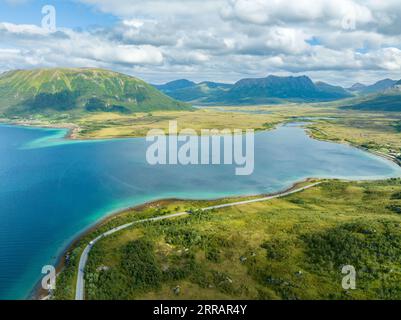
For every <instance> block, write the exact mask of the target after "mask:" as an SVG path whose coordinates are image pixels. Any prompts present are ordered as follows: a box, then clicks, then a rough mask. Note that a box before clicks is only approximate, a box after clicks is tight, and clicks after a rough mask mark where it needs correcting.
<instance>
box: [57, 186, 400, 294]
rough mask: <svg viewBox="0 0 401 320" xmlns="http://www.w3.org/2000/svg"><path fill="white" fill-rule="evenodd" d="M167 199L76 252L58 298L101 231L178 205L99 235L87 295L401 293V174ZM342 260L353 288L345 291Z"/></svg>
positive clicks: (70, 286)
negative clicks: (214, 197)
mask: <svg viewBox="0 0 401 320" xmlns="http://www.w3.org/2000/svg"><path fill="white" fill-rule="evenodd" d="M234 200H235V199H230V200H228V199H225V200H220V201H206V202H205V201H186V202H184V201H164V202H159V203H156V204H152V205H147V206H143V207H141V208H137V209H135V210H134V209H132V210H128V211H127V212H125V213H123V214H122V215H119V216H116V217H114V218H112V219H110V220H109V221H107V222H105V223H104V224H102V225H101V226H100V227H99V228H98V229H96V230H95V231H93V232H91V233H89V234H88V235H86V236H85V237H84V238H83V239H82V240H81V241H80V242H78V243H77V244H76V245H75V246H74V248H73V249H72V250H71V258H70V261H69V263H68V264H67V266H66V267H65V269H64V271H63V272H62V273H61V275H60V276H59V278H58V283H57V285H58V286H57V291H56V298H57V299H72V298H73V296H74V286H75V276H76V266H77V261H78V259H79V255H80V252H81V251H82V250H83V247H84V246H85V245H86V244H87V243H88V241H90V240H91V239H93V238H94V237H95V236H96V234H99V233H101V232H104V231H105V230H108V229H109V228H111V227H113V226H116V225H120V224H122V223H124V222H126V221H131V220H134V219H141V218H144V217H149V216H158V215H163V214H168V213H173V212H180V211H183V210H189V209H190V208H192V209H193V210H194V214H193V215H192V216H189V217H185V218H177V219H174V220H169V221H163V222H155V223H149V224H146V225H138V226H135V227H133V228H130V229H127V230H125V231H121V232H120V233H118V234H115V235H113V236H111V237H110V238H106V239H103V240H101V241H100V242H99V243H97V244H96V246H95V247H94V249H93V251H92V252H91V254H90V257H89V263H88V269H87V273H86V290H87V291H86V295H87V298H88V299H401V269H400V266H401V228H400V227H401V180H399V179H393V180H388V181H380V182H352V183H349V182H340V181H327V182H325V183H323V184H322V185H320V186H317V187H314V188H312V189H310V190H307V191H304V192H302V193H299V194H294V195H291V196H288V197H285V198H281V199H275V200H272V201H268V202H263V203H254V204H248V205H243V206H238V207H233V208H225V209H219V210H215V211H212V212H208V213H199V212H197V211H196V208H200V207H206V206H209V205H211V204H216V203H220V202H227V201H234ZM343 265H353V266H354V267H355V268H356V271H357V289H356V290H350V291H346V290H343V289H342V286H341V281H342V277H343V275H342V274H341V268H342V266H343Z"/></svg>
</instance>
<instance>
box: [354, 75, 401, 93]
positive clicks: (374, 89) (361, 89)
mask: <svg viewBox="0 0 401 320" xmlns="http://www.w3.org/2000/svg"><path fill="white" fill-rule="evenodd" d="M396 83H397V81H395V80H392V79H384V80H380V81H378V82H376V83H375V84H372V85H370V86H365V85H363V84H360V83H357V84H354V85H353V86H352V87H351V88H349V90H350V91H352V92H356V93H359V94H371V93H379V92H382V91H384V90H387V89H390V88H392V87H393V86H394V85H395V84H396Z"/></svg>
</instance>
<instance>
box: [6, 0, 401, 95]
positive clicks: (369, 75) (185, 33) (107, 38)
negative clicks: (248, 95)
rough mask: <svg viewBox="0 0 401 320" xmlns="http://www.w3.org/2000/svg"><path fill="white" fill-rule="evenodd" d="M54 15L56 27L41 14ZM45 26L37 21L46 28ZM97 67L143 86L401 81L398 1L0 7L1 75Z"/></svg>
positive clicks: (163, 0)
mask: <svg viewBox="0 0 401 320" xmlns="http://www.w3.org/2000/svg"><path fill="white" fill-rule="evenodd" d="M46 5H51V6H53V7H54V8H55V28H54V29H53V28H49V27H48V24H46V23H45V24H44V25H43V24H42V20H43V18H47V17H48V16H47V15H46V14H43V13H42V8H43V7H44V6H46ZM49 21H50V20H46V19H45V22H49ZM41 67H100V68H107V69H112V70H115V71H119V72H123V73H126V74H130V75H133V76H136V77H139V78H141V79H144V80H145V81H148V82H151V83H164V82H167V81H171V80H175V79H181V78H186V79H189V80H193V81H197V82H200V81H205V80H210V81H218V82H236V81H238V80H239V79H242V78H254V77H265V76H267V75H269V74H274V75H283V76H284V75H285V76H288V75H295V76H298V75H308V76H310V77H311V78H312V79H313V80H315V81H325V82H329V83H331V84H337V85H342V86H346V87H347V86H351V85H352V84H354V83H356V82H361V83H365V84H370V83H373V82H375V81H378V80H380V79H384V78H392V79H396V80H399V79H401V5H400V0H385V1H384V0H364V1H362V0H287V1H284V0H58V1H50V0H47V1H42V0H0V72H3V71H7V70H11V69H28V68H41Z"/></svg>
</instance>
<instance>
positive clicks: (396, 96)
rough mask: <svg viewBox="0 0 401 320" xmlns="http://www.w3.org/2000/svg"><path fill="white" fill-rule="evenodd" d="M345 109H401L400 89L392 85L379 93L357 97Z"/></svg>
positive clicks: (389, 110)
mask: <svg viewBox="0 0 401 320" xmlns="http://www.w3.org/2000/svg"><path fill="white" fill-rule="evenodd" d="M345 108H346V109H352V110H361V111H387V112H400V111H401V90H400V89H398V88H396V87H394V88H392V89H390V90H387V91H384V92H382V93H380V94H374V95H368V96H365V97H363V98H361V99H359V100H358V101H357V102H356V103H355V104H353V105H350V106H346V107H345Z"/></svg>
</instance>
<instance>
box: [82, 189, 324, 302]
mask: <svg viewBox="0 0 401 320" xmlns="http://www.w3.org/2000/svg"><path fill="white" fill-rule="evenodd" d="M321 183H322V182H316V183H313V184H310V185H307V186H305V187H302V188H299V189H295V190H292V191H287V192H283V193H280V194H276V195H272V196H268V197H264V198H258V199H253V200H246V201H240V202H234V203H227V204H221V205H217V206H212V207H207V208H203V209H201V211H209V210H213V209H222V208H228V207H234V206H240V205H244V204H249V203H256V202H263V201H268V200H272V199H277V198H282V197H286V196H289V195H291V194H294V193H298V192H301V191H304V190H307V189H310V188H312V187H315V186H317V185H319V184H321ZM190 214H191V213H190V212H180V213H174V214H170V215H166V216H160V217H155V218H149V219H144V220H139V221H135V222H131V223H127V224H124V225H122V226H119V227H116V228H113V229H111V230H109V231H107V232H105V233H103V234H102V235H100V236H99V237H97V238H96V239H94V240H92V241H91V242H90V243H89V244H88V245H87V246H86V248H85V249H84V251H83V252H82V254H81V258H80V259H79V266H78V278H77V285H76V290H75V300H84V298H85V280H84V276H85V267H86V263H87V261H88V256H89V253H90V251H91V250H92V248H93V246H94V245H95V244H96V243H97V242H98V241H99V240H101V239H103V238H105V237H108V236H110V235H112V234H114V233H116V232H119V231H121V230H124V229H127V228H129V227H132V226H133V225H136V224H141V223H145V222H154V221H161V220H167V219H172V218H177V217H181V216H186V215H190Z"/></svg>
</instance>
